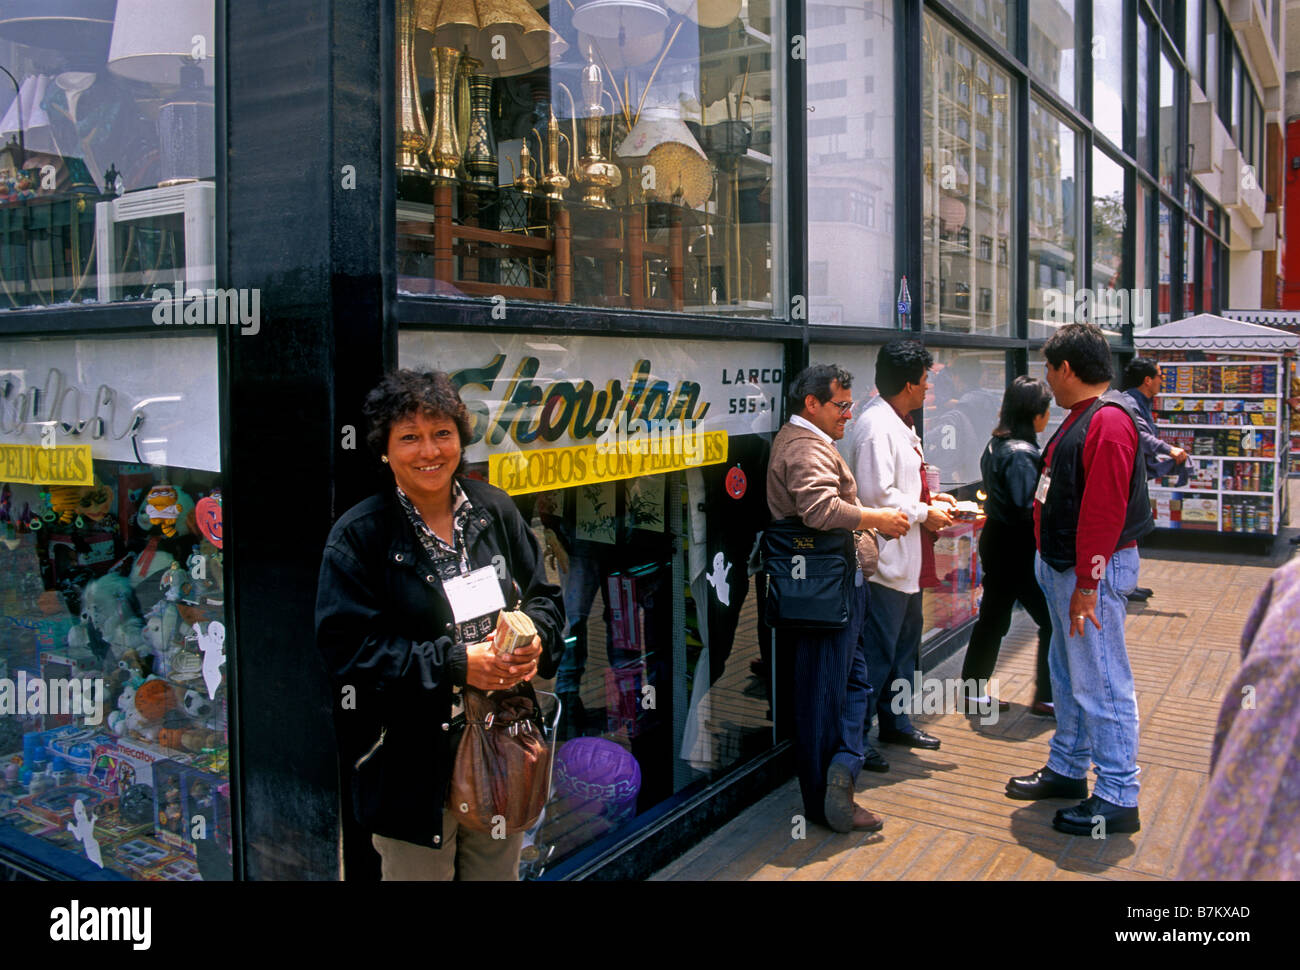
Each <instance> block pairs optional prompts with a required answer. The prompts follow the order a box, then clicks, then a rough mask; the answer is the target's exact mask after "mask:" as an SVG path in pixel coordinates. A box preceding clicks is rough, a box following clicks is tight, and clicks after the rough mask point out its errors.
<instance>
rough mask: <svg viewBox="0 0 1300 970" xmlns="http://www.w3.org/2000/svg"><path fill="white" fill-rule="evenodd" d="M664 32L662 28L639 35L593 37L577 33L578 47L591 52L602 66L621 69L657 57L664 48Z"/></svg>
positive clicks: (614, 69) (612, 69)
mask: <svg viewBox="0 0 1300 970" xmlns="http://www.w3.org/2000/svg"><path fill="white" fill-rule="evenodd" d="M664 33H665V31H664V30H663V29H662V28H661V29H659V30H654V31H651V32H650V33H648V34H642V35H641V36H640V37H626V36H625V37H621V38H620V37H593V36H591V35H589V34H583V33H579V34H578V49H579V50H582V51H588V52H591V53H592V55H593V59H595V60H596V62H597V63H598V64H600V65H601V66H602V67H607V68H609V69H610V70H611V71H622V70H626V69H627V68H629V67H640V66H641V65H642V64H649V63H650V62H651V61H653V60H654V59H655V58H656V57H658V56H659V52H660V51H661V50H663V48H664Z"/></svg>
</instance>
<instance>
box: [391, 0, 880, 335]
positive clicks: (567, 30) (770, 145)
mask: <svg viewBox="0 0 1300 970" xmlns="http://www.w3.org/2000/svg"><path fill="white" fill-rule="evenodd" d="M534 7H535V4H530V3H529V2H527V0H506V2H505V3H502V4H495V5H493V6H492V8H491V10H492V13H491V16H490V17H489V15H488V14H486V13H484V14H482V15H481V18H480V19H479V20H476V21H475V22H474V23H466V22H461V21H460V20H458V19H457V17H456V14H455V10H453V7H452V6H451V5H448V4H436V3H428V2H425V0H398V4H397V55H398V74H397V91H396V92H395V94H396V103H397V106H398V112H397V117H398V130H397V148H398V167H399V172H398V196H399V200H398V212H397V226H398V273H399V279H398V290H399V292H401V293H404V294H445V295H460V296H471V297H490V298H493V299H494V300H507V301H533V302H540V303H550V304H579V305H586V306H600V307H626V308H631V309H660V310H678V311H690V312H705V313H727V314H738V315H750V316H760V317H769V318H770V317H772V316H786V315H787V314H788V313H789V310H788V306H789V304H788V302H787V300H786V296H785V294H784V293H782V292H780V290H781V285H782V284H781V281H782V280H784V278H785V269H784V261H785V257H784V253H783V252H782V248H781V240H782V238H783V237H784V228H783V220H784V212H785V203H784V197H783V185H784V181H785V173H784V170H783V169H784V165H783V162H782V153H783V151H784V146H783V145H782V139H781V133H782V132H783V131H784V127H785V126H784V123H783V120H782V116H781V112H780V105H781V104H782V101H781V98H780V94H779V92H780V91H781V90H782V86H783V84H784V64H785V63H786V57H785V56H784V52H785V51H786V49H787V46H788V45H787V44H786V41H785V40H784V38H783V37H782V36H781V31H782V30H783V24H784V18H785V11H784V7H783V5H782V4H781V3H772V2H770V0H762V2H758V3H748V4H745V3H742V2H741V0H734V2H732V0H721V2H716V3H710V4H697V3H690V2H686V0H671V2H669V3H668V5H667V6H665V5H664V4H663V3H660V2H658V0H637V2H632V0H578V2H575V3H572V4H555V3H552V4H550V5H549V6H548V7H545V8H544V9H543V10H542V11H538V10H536V9H534ZM456 9H459V8H456ZM796 41H798V42H799V45H800V47H801V48H802V45H803V42H804V39H803V38H796ZM841 46H842V45H841ZM855 54H856V52H855ZM802 56H805V57H806V58H807V59H808V60H809V61H810V62H811V63H817V62H818V61H828V60H830V59H831V58H832V57H833V56H834V53H833V52H831V51H827V50H819V49H818V48H815V47H814V48H811V49H807V50H802ZM854 63H860V62H859V61H858V58H857V57H856V56H855V57H854ZM855 77H860V75H855ZM774 92H776V93H777V94H776V96H775V97H774Z"/></svg>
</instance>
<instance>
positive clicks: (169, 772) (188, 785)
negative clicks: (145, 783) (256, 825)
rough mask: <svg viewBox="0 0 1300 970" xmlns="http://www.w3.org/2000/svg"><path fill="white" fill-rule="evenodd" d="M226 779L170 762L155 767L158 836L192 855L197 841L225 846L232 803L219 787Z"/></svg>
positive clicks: (156, 836)
mask: <svg viewBox="0 0 1300 970" xmlns="http://www.w3.org/2000/svg"><path fill="white" fill-rule="evenodd" d="M222 783H223V779H222V778H220V777H219V776H217V775H214V774H211V773H210V772H206V771H199V770H198V769H196V768H191V767H189V766H187V765H182V764H180V763H179V762H176V761H172V760H170V759H168V760H164V761H160V762H158V763H157V764H155V765H154V791H153V798H154V836H155V838H157V839H158V840H160V841H162V842H164V843H166V844H168V845H172V846H175V847H176V848H178V849H181V850H182V851H184V852H187V853H188V854H190V855H191V856H192V855H193V854H194V851H195V849H194V840H195V839H196V838H204V839H212V840H213V841H214V842H216V844H218V845H224V843H225V839H226V837H227V834H228V829H229V825H230V818H229V807H228V803H227V805H226V806H225V814H224V816H223V811H222V809H223V806H222V805H221V798H220V793H219V791H218V788H219V787H220V786H221V785H222Z"/></svg>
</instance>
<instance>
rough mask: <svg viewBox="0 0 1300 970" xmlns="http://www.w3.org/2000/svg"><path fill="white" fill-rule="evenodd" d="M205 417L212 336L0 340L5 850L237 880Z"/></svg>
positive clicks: (214, 426) (215, 496)
mask: <svg viewBox="0 0 1300 970" xmlns="http://www.w3.org/2000/svg"><path fill="white" fill-rule="evenodd" d="M218 413H219V410H218V402H217V352H216V342H215V341H214V340H211V339H204V338H192V337H191V338H154V339H139V338H113V339H103V340H40V341H36V340H13V341H9V342H5V343H3V344H0V763H2V764H3V768H2V771H3V773H2V774H0V847H3V848H4V849H6V850H8V851H12V852H15V853H17V854H19V855H32V854H37V853H36V850H37V849H39V850H40V851H39V853H38V854H40V855H42V856H43V857H44V858H46V859H50V858H53V859H54V862H53V863H52V864H53V865H54V866H55V867H56V868H59V869H61V870H62V871H63V872H65V873H66V874H68V875H70V876H73V877H76V878H87V877H95V876H96V875H97V874H100V870H102V874H103V875H109V874H113V875H116V876H117V877H122V878H130V879H141V880H155V879H167V880H194V879H205V880H221V879H230V878H231V871H232V868H231V865H232V864H231V858H232V856H231V850H232V841H231V840H232V831H231V824H230V754H229V741H230V738H229V720H228V708H227V667H226V663H227V658H228V653H229V650H230V647H231V643H229V642H227V640H226V635H225V631H226V625H227V614H226V607H225V603H226V599H225V595H224V587H225V574H224V568H223V558H222V557H223V553H222V547H223V531H222V518H221V485H222V477H221V473H220V465H219V462H218V459H217V448H218V441H219V433H220V429H219V426H218V419H217V415H218ZM51 848H53V849H54V850H56V851H55V852H54V854H53V856H51V853H50V851H49V850H50V849H51Z"/></svg>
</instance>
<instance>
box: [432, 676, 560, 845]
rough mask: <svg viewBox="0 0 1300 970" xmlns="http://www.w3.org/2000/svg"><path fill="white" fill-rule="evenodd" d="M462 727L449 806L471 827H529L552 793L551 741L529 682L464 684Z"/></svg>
mask: <svg viewBox="0 0 1300 970" xmlns="http://www.w3.org/2000/svg"><path fill="white" fill-rule="evenodd" d="M462 697H463V698H464V703H465V729H464V733H463V734H462V735H461V739H460V747H459V748H458V749H457V751H456V765H455V767H454V768H453V769H452V775H451V791H450V793H449V794H448V796H447V808H448V810H449V811H450V812H451V813H452V815H453V817H454V818H455V819H456V821H457V823H458V824H460V825H463V826H465V828H467V829H469V830H470V831H473V832H491V833H493V834H496V832H500V831H501V828H500V826H501V825H502V824H504V826H505V832H506V834H508V835H509V834H513V833H515V832H523V831H526V830H527V829H529V828H531V827H532V826H533V825H534V824H535V823H536V822H537V819H538V817H539V816H540V815H541V814H542V808H543V807H544V806H545V805H546V799H547V798H548V797H549V795H550V781H551V745H550V743H549V742H548V741H547V740H546V738H545V736H544V733H543V723H544V722H543V720H542V713H541V709H540V708H539V707H538V705H537V695H536V694H535V693H533V689H532V687H531V686H530V685H528V684H527V683H523V684H520V685H519V686H518V687H515V688H513V689H510V690H494V691H491V692H487V693H485V692H484V691H481V690H478V689H476V688H474V687H466V688H465V689H464V691H463V693H462Z"/></svg>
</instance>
